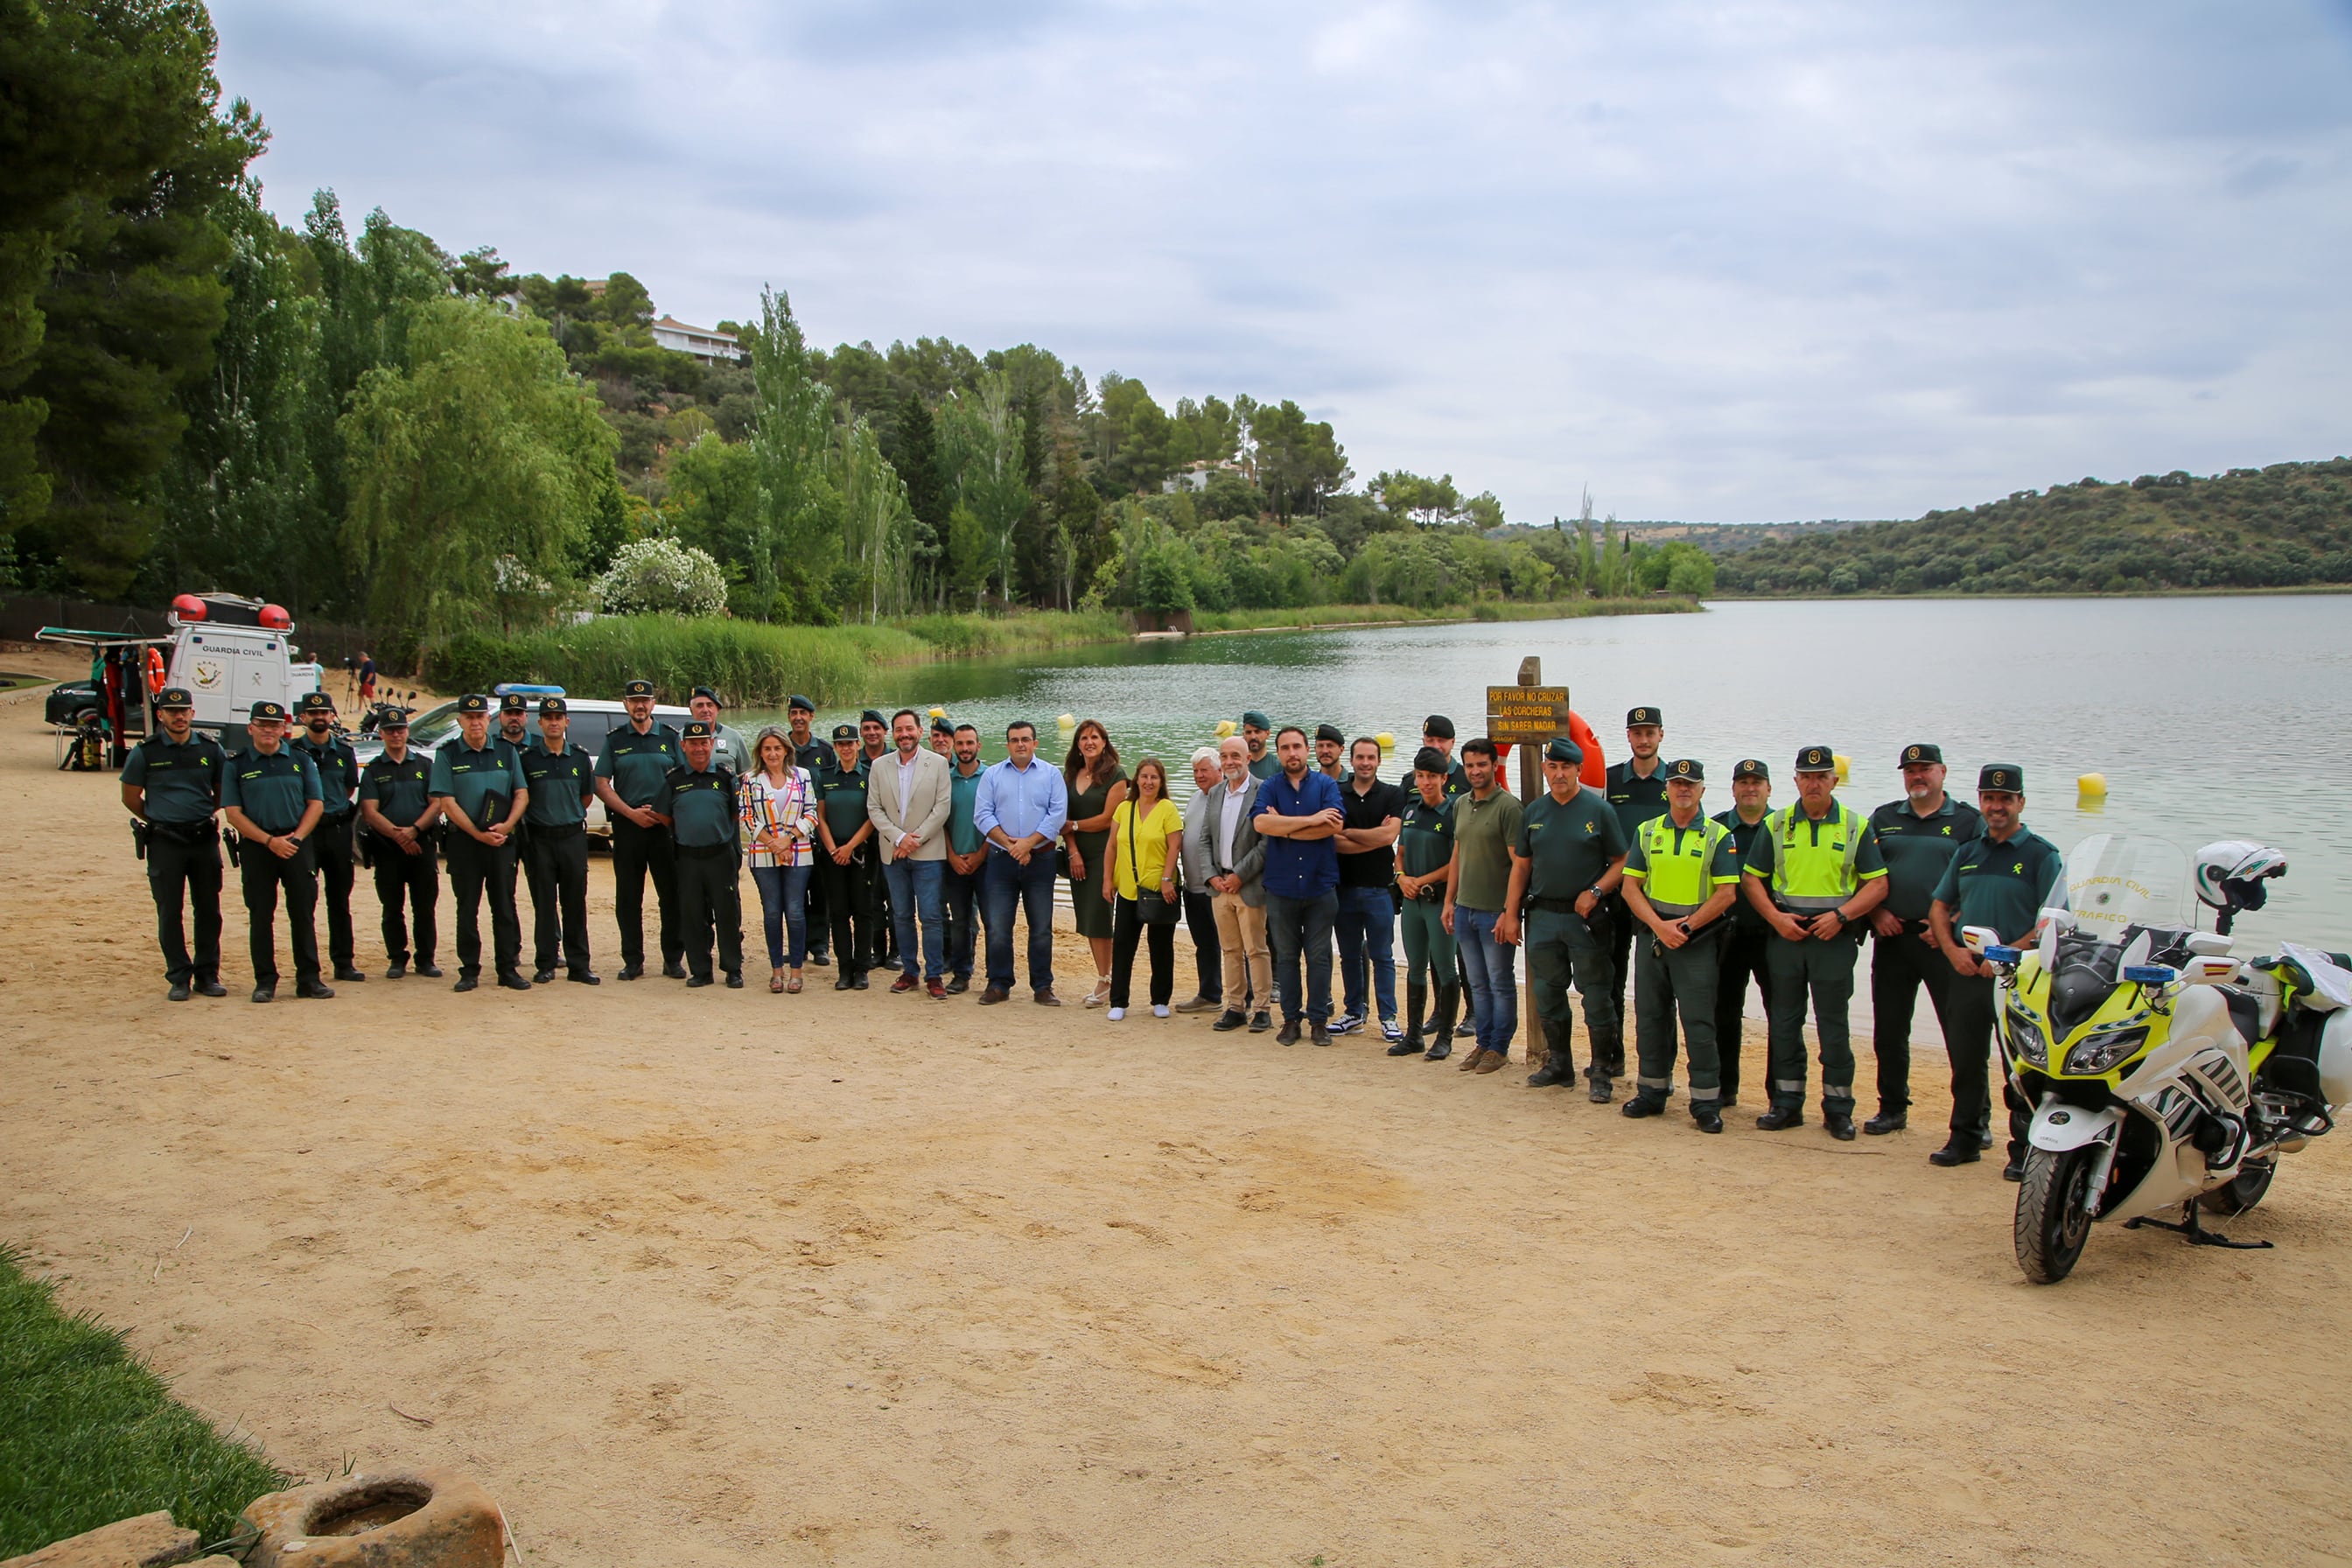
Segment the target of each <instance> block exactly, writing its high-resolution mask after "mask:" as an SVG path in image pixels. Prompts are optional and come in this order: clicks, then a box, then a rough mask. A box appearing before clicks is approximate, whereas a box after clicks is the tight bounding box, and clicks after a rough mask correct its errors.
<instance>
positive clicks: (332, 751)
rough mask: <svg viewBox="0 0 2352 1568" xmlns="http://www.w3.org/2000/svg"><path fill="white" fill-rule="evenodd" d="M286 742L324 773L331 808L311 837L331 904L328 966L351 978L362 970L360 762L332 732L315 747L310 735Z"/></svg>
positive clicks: (323, 791)
mask: <svg viewBox="0 0 2352 1568" xmlns="http://www.w3.org/2000/svg"><path fill="white" fill-rule="evenodd" d="M287 743H288V744H289V745H290V746H291V747H293V749H294V750H295V751H297V752H300V753H301V754H302V755H304V756H306V757H308V758H310V765H311V766H313V767H315V768H317V769H318V770H319V796H320V800H321V801H323V802H324V803H325V805H326V808H327V809H326V812H325V814H324V815H323V816H320V818H319V829H318V832H317V833H315V834H314V835H312V839H313V842H314V843H316V845H317V846H318V857H319V883H320V891H321V892H323V893H324V894H325V896H326V903H327V962H328V963H330V964H331V965H332V966H333V967H334V971H335V977H336V978H337V979H339V980H341V979H349V978H352V977H354V976H355V975H356V974H357V973H358V971H357V969H356V968H355V966H354V962H353V961H354V958H355V950H354V948H353V946H352V883H353V882H354V881H355V880H357V879H358V877H359V846H358V843H357V842H356V840H355V838H354V837H353V834H352V824H353V822H354V821H355V820H356V819H357V817H358V816H359V805H358V803H357V802H356V801H354V800H353V799H352V793H353V792H354V791H356V790H357V789H358V788H359V784H360V760H359V757H358V755H357V753H355V752H352V748H351V743H350V742H347V741H344V740H342V739H341V738H340V737H338V736H337V735H336V734H335V733H334V731H328V732H327V742H326V744H324V745H316V744H313V743H312V742H311V740H310V735H309V734H308V733H307V732H305V733H304V734H301V735H299V736H297V737H295V738H294V739H293V740H291V741H289V742H287Z"/></svg>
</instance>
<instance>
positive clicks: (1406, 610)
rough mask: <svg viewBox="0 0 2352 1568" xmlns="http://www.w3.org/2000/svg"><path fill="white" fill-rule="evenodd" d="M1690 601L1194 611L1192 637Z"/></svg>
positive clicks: (1546, 617)
mask: <svg viewBox="0 0 2352 1568" xmlns="http://www.w3.org/2000/svg"><path fill="white" fill-rule="evenodd" d="M1697 608H1698V605H1697V604H1696V601H1694V600H1690V599H1683V598H1660V599H1651V598H1641V599H1559V600H1553V601H1549V602H1535V603H1527V602H1522V601H1519V600H1515V599H1481V600H1478V601H1477V602H1476V603H1475V604H1468V605H1438V606H1437V607H1435V608H1433V609H1427V610H1419V609H1415V608H1413V607H1412V605H1307V606H1306V607H1305V608H1303V609H1296V610H1195V611H1193V612H1192V629H1193V630H1194V631H1195V632H1256V631H1276V630H1287V629H1297V630H1311V629H1313V628H1315V627H1317V626H1357V625H1362V624H1366V623H1372V624H1377V625H1411V624H1413V623H1416V622H1422V623H1445V622H1454V621H1555V620H1573V619H1576V618H1579V617H1580V616H1654V615H1678V614H1681V613H1683V612H1685V611H1690V610H1696V609H1697Z"/></svg>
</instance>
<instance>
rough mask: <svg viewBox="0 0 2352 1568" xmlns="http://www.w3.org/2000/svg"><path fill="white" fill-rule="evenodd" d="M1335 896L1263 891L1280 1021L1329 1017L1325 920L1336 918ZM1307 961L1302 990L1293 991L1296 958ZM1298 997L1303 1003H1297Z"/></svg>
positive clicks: (1328, 942)
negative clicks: (1295, 896) (1296, 896)
mask: <svg viewBox="0 0 2352 1568" xmlns="http://www.w3.org/2000/svg"><path fill="white" fill-rule="evenodd" d="M1338 918H1339V894H1337V893H1319V894H1318V895H1316V896H1315V897H1314V898H1311V899H1286V898H1284V897H1283V896H1282V895H1281V894H1279V893H1268V894H1267V895H1266V896H1265V934H1266V940H1267V941H1268V942H1270V943H1271V944H1272V945H1273V948H1274V988H1275V990H1276V991H1277V992H1279V993H1281V995H1282V1016H1283V1021H1284V1022H1285V1023H1291V1024H1295V1023H1297V1021H1298V1020H1299V1019H1300V1018H1302V1017H1303V1018H1305V1019H1306V1020H1307V1022H1308V1023H1310V1024H1328V1023H1329V1022H1330V1021H1331V922H1332V921H1334V920H1336V919H1338ZM1302 955H1304V957H1305V958H1306V960H1307V987H1306V990H1307V994H1306V996H1305V997H1304V998H1303V999H1302V998H1301V997H1300V995H1299V985H1298V961H1299V959H1300V957H1301V956H1302ZM1302 1001H1303V1005H1302Z"/></svg>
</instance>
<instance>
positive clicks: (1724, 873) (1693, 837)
mask: <svg viewBox="0 0 2352 1568" xmlns="http://www.w3.org/2000/svg"><path fill="white" fill-rule="evenodd" d="M1651 826H1653V827H1654V828H1655V829H1656V830H1657V831H1660V832H1662V833H1672V834H1673V836H1674V841H1673V843H1672V845H1671V846H1670V847H1669V849H1668V853H1669V854H1672V855H1677V856H1682V857H1685V859H1684V860H1683V861H1682V862H1681V864H1683V865H1684V866H1685V867H1686V868H1695V867H1696V858H1698V857H1700V856H1702V855H1705V854H1706V817H1704V816H1694V817H1692V819H1691V825H1690V826H1688V827H1673V826H1665V827H1658V826H1657V825H1656V824H1652V825H1651ZM1653 870H1654V868H1653V867H1652V866H1651V864H1650V847H1649V846H1648V845H1647V844H1645V843H1644V842H1643V837H1642V835H1640V834H1638V833H1637V834H1635V835H1634V836H1633V847H1631V848H1630V849H1628V850H1626V852H1625V879H1626V880H1627V881H1629V882H1640V883H1641V884H1642V891H1643V894H1644V895H1645V896H1647V895H1649V894H1650V893H1651V892H1652V889H1651V887H1650V880H1651V876H1652V873H1653ZM1739 870H1740V855H1739V844H1738V840H1736V839H1735V838H1733V837H1732V836H1731V835H1730V834H1728V833H1726V834H1725V835H1724V836H1723V837H1721V838H1718V839H1717V840H1716V844H1715V858H1714V860H1713V861H1712V862H1711V863H1710V864H1708V865H1707V866H1706V867H1705V868H1703V870H1702V874H1701V876H1700V878H1699V879H1698V880H1699V887H1700V889H1702V890H1701V891H1700V893H1699V895H1698V897H1697V898H1696V899H1692V900H1687V901H1688V902H1689V903H1690V904H1691V905H1692V907H1694V908H1696V907H1697V906H1698V905H1700V904H1703V903H1705V902H1706V900H1708V899H1710V898H1713V897H1714V896H1715V890H1716V889H1717V888H1727V887H1736V886H1737V885H1738V881H1739ZM1677 880H1685V881H1686V880H1687V879H1677ZM1655 901H1662V902H1667V903H1675V904H1680V903H1683V902H1685V900H1682V899H1679V898H1666V897H1664V895H1661V896H1660V898H1659V900H1655ZM1734 901H1735V902H1736V901H1738V900H1737V895H1734Z"/></svg>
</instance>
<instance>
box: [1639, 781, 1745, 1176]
mask: <svg viewBox="0 0 2352 1568" xmlns="http://www.w3.org/2000/svg"><path fill="white" fill-rule="evenodd" d="M1665 772H1666V810H1665V815H1664V816H1654V817H1652V818H1650V820H1649V821H1647V822H1645V823H1643V824H1642V830H1641V832H1640V833H1639V834H1638V835H1636V836H1635V837H1634V839H1633V849H1632V851H1631V852H1630V853H1629V854H1628V855H1627V856H1626V858H1625V886H1624V898H1625V907H1626V908H1627V909H1628V910H1632V911H1633V918H1634V919H1635V920H1637V921H1641V922H1642V923H1643V925H1644V926H1647V927H1648V928H1649V938H1650V939H1649V940H1648V941H1647V942H1641V943H1639V944H1637V945H1636V946H1635V948H1634V950H1633V1005H1634V1009H1635V1014H1634V1018H1635V1023H1634V1035H1633V1049H1634V1052H1635V1054H1636V1056H1637V1057H1638V1058H1639V1073H1640V1076H1639V1077H1638V1078H1637V1079H1635V1080H1634V1089H1633V1099H1631V1100H1627V1101H1626V1102H1625V1114H1626V1115H1628V1116H1635V1117H1640V1116H1657V1115H1660V1114H1662V1113H1663V1112H1664V1110H1665V1109H1666V1097H1667V1096H1668V1095H1671V1094H1672V1093H1674V1091H1675V1013H1676V1012H1677V1011H1679V1012H1680V1013H1681V1015H1682V1026H1683V1045H1684V1049H1685V1053H1686V1055H1687V1057H1688V1059H1689V1063H1690V1113H1691V1120H1692V1121H1696V1122H1697V1123H1698V1129H1699V1131H1702V1132H1720V1131H1723V1109H1722V1104H1721V1086H1722V1064H1721V1062H1720V1060H1719V1058H1718V1054H1717V1045H1716V1037H1715V1002H1716V979H1717V974H1716V971H1717V953H1718V952H1720V951H1721V944H1722V941H1723V933H1724V931H1725V930H1726V929H1727V926H1728V925H1729V916H1730V914H1731V906H1732V903H1733V901H1734V900H1736V899H1737V898H1738V893H1739V876H1740V871H1739V850H1738V846H1737V845H1735V844H1734V843H1733V842H1732V838H1731V830H1730V829H1729V828H1727V827H1726V826H1723V824H1721V823H1719V822H1713V821H1710V820H1708V819H1707V818H1706V817H1705V816H1701V815H1700V814H1699V803H1700V801H1701V800H1702V799H1703V798H1704V797H1705V796H1706V767H1705V766H1704V765H1702V764H1701V763H1698V762H1697V761H1696V760H1695V759H1693V758H1689V757H1681V758H1677V759H1675V761H1674V762H1671V763H1667V764H1666V770H1665Z"/></svg>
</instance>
